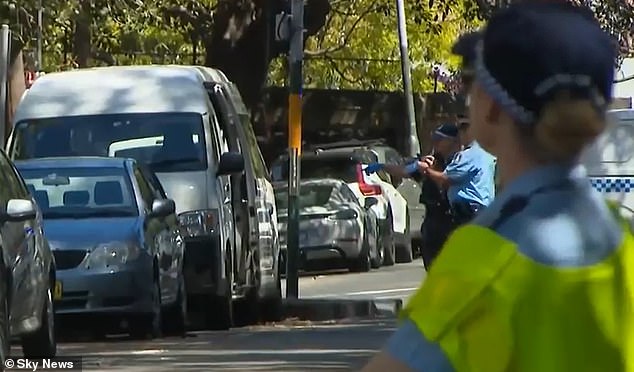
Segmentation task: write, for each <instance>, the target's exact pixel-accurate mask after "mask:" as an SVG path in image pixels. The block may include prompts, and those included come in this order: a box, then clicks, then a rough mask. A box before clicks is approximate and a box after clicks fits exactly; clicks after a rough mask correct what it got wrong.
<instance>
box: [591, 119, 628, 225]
mask: <svg viewBox="0 0 634 372" xmlns="http://www.w3.org/2000/svg"><path fill="white" fill-rule="evenodd" d="M581 160H582V164H583V165H584V166H585V168H586V171H587V172H588V176H589V177H590V179H591V182H592V185H593V186H594V187H595V189H597V190H598V191H600V192H601V193H602V194H604V195H605V197H606V198H607V199H608V200H612V201H615V202H617V203H618V204H619V205H620V206H621V213H622V214H623V215H624V216H626V217H627V218H629V219H632V218H634V109H622V110H612V111H609V112H608V127H607V128H606V130H605V131H604V132H603V133H602V134H601V136H600V137H599V138H598V139H597V140H596V141H595V143H594V144H592V145H591V146H590V147H589V148H588V149H586V150H585V152H584V153H583V155H582V158H581Z"/></svg>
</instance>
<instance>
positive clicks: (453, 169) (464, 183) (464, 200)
mask: <svg viewBox="0 0 634 372" xmlns="http://www.w3.org/2000/svg"><path fill="white" fill-rule="evenodd" d="M468 131H469V128H468V125H463V126H462V133H461V138H470V135H469V134H468ZM434 162H435V158H434V156H433V155H427V156H425V157H424V158H423V159H422V160H420V161H418V162H414V163H411V164H408V165H406V166H401V167H399V166H386V165H384V164H381V163H374V164H369V165H368V166H367V167H366V169H365V171H366V173H372V172H376V171H378V170H380V169H385V170H386V171H387V172H389V173H392V174H395V173H396V174H399V175H402V173H407V174H413V173H415V172H419V173H421V174H422V175H424V176H427V177H429V178H430V179H431V180H433V181H434V182H436V183H437V184H438V185H439V186H441V187H443V188H446V189H447V197H448V199H449V204H450V205H451V209H452V214H453V220H454V224H455V225H456V226H458V225H461V224H463V223H465V222H467V221H469V220H471V218H473V216H474V215H475V214H476V213H477V212H478V211H479V210H481V209H482V208H484V207H485V206H487V205H489V203H491V201H492V200H493V198H494V196H495V180H494V175H495V158H494V157H493V156H491V155H490V154H489V153H487V152H486V151H485V150H483V149H482V147H480V145H478V143H477V142H476V141H469V140H467V141H466V145H465V147H464V149H463V150H462V151H459V152H458V153H456V154H455V155H454V156H453V157H452V159H451V161H450V162H449V164H447V167H446V168H445V170H444V171H439V170H436V169H434V167H433V164H434Z"/></svg>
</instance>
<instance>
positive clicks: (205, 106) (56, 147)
mask: <svg viewBox="0 0 634 372" xmlns="http://www.w3.org/2000/svg"><path fill="white" fill-rule="evenodd" d="M14 120H15V127H14V130H13V132H12V135H11V137H10V138H9V143H8V148H9V149H10V153H11V156H12V157H13V158H14V159H31V158H41V157H50V156H107V155H108V153H109V152H110V150H111V145H113V144H117V146H119V147H118V148H117V149H116V152H120V151H122V150H125V151H124V152H122V153H121V154H116V155H117V156H118V155H124V156H126V157H130V156H131V157H134V158H135V159H136V160H137V161H138V162H139V163H142V164H147V165H148V167H149V168H150V169H151V170H152V171H153V172H155V173H156V175H157V177H158V178H159V179H160V181H161V184H162V185H163V187H164V188H165V190H166V192H167V195H168V196H169V197H170V198H171V199H173V200H174V201H175V202H176V211H177V213H178V215H179V220H180V223H181V224H182V225H183V226H184V233H185V234H186V235H185V236H184V238H185V281H186V286H187V292H188V304H189V305H190V308H193V309H194V310H198V311H200V312H203V313H204V315H205V319H206V325H207V326H208V327H210V328H215V329H226V328H228V327H230V326H231V325H232V324H233V305H232V303H233V298H234V297H235V298H240V297H244V296H245V292H246V288H243V287H240V286H237V285H234V283H235V282H234V279H233V270H232V267H233V257H234V247H235V239H236V237H235V228H234V224H233V208H232V199H231V197H232V195H231V185H230V181H229V179H228V177H224V176H226V175H229V174H235V173H240V172H242V171H243V165H244V163H243V157H242V156H241V155H239V154H232V153H226V146H225V144H224V143H223V142H222V136H221V129H220V128H219V125H218V120H217V116H216V113H215V111H214V106H213V104H212V103H211V102H210V101H209V97H208V94H207V91H206V90H205V88H204V87H203V81H202V79H201V77H200V74H199V73H198V72H197V71H196V70H195V69H193V68H186V67H181V66H128V67H105V68H93V69H81V70H75V71H68V72H60V73H52V74H47V75H45V76H42V77H40V78H38V79H37V80H36V81H35V83H34V84H33V86H32V87H31V88H30V89H29V90H28V92H27V93H26V94H25V95H24V98H23V99H22V101H21V102H20V104H19V105H18V107H17V109H16V112H15V117H14ZM155 137H161V138H162V141H161V142H160V143H157V142H158V141H155V143H154V146H147V143H144V142H143V141H141V142H142V143H143V145H142V146H139V147H138V148H135V147H134V144H133V143H132V144H130V143H129V144H128V145H126V146H127V148H122V147H121V143H122V142H123V141H126V140H137V139H143V140H144V141H150V140H153V139H154V138H155ZM126 146H124V147H126Z"/></svg>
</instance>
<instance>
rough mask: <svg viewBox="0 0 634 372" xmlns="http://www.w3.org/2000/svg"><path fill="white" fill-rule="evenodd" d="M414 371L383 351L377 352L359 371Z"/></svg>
mask: <svg viewBox="0 0 634 372" xmlns="http://www.w3.org/2000/svg"><path fill="white" fill-rule="evenodd" d="M385 371H390V372H414V370H412V369H410V368H409V367H408V366H407V365H406V364H404V363H402V362H400V361H398V360H397V359H395V358H394V357H392V356H391V355H390V354H388V353H386V352H385V351H382V352H380V353H379V354H377V355H376V356H375V357H374V358H372V360H370V362H369V363H368V364H367V365H366V366H365V367H364V368H363V369H362V370H361V372H385Z"/></svg>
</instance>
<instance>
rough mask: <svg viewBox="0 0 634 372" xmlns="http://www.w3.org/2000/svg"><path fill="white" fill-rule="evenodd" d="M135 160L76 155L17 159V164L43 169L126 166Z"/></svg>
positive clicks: (19, 166) (18, 165)
mask: <svg viewBox="0 0 634 372" xmlns="http://www.w3.org/2000/svg"><path fill="white" fill-rule="evenodd" d="M130 162H134V160H133V159H127V158H114V157H112V158H111V157H98V156H76V157H70V156H69V157H59V158H38V159H28V160H16V161H15V162H14V163H15V166H16V167H17V168H19V169H41V168H51V167H56V168H75V167H91V168H105V167H108V168H124V167H125V165H126V164H127V163H130Z"/></svg>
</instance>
